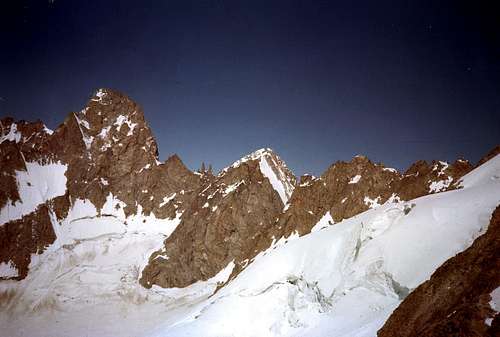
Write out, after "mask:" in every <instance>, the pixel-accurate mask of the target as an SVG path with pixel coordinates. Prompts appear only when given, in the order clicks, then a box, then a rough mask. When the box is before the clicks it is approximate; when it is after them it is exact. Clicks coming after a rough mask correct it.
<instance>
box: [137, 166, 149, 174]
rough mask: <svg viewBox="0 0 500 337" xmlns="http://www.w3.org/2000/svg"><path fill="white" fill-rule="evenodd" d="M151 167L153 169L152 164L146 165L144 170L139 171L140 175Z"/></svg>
mask: <svg viewBox="0 0 500 337" xmlns="http://www.w3.org/2000/svg"><path fill="white" fill-rule="evenodd" d="M150 167H151V164H146V165H145V166H144V167H143V168H141V169H140V170H139V173H141V172H142V171H144V170H149V168H150Z"/></svg>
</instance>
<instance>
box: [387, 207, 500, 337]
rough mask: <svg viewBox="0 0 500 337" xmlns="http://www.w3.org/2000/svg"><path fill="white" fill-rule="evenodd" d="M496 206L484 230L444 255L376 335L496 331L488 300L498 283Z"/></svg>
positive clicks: (498, 321) (497, 318)
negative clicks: (448, 256) (450, 255)
mask: <svg viewBox="0 0 500 337" xmlns="http://www.w3.org/2000/svg"><path fill="white" fill-rule="evenodd" d="M499 252H500V207H497V209H496V210H495V212H494V213H493V215H492V218H491V221H490V225H489V227H488V230H487V232H486V233H485V234H483V235H482V236H481V237H479V238H478V239H476V240H475V241H474V243H473V244H472V246H470V247H469V248H468V249H467V250H465V251H463V252H462V253H459V254H457V255H456V256H455V257H453V258H451V259H449V260H448V261H446V262H445V263H444V264H443V265H442V266H441V267H439V268H438V269H437V270H436V271H435V272H434V274H433V275H432V277H431V278H430V280H428V281H426V282H424V283H423V284H421V285H420V286H419V287H417V288H416V289H415V290H414V291H413V292H412V293H411V294H410V295H409V296H408V297H406V299H405V300H404V301H403V302H402V303H401V305H400V306H399V307H398V308H397V309H396V310H395V311H394V312H393V314H392V315H391V316H390V317H389V319H388V320H387V322H386V323H385V325H384V326H383V327H382V329H380V330H379V332H378V336H380V337H389V336H398V337H406V336H407V337H410V336H443V337H444V336H499V335H500V315H498V314H497V313H496V312H495V311H494V310H493V309H492V308H491V306H490V304H489V302H490V301H491V295H490V294H491V293H492V292H493V291H494V290H495V289H497V288H498V287H500V254H499Z"/></svg>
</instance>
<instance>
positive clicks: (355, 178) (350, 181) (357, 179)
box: [348, 174, 361, 184]
mask: <svg viewBox="0 0 500 337" xmlns="http://www.w3.org/2000/svg"><path fill="white" fill-rule="evenodd" d="M360 179H361V175H359V174H357V175H355V176H354V177H352V178H351V180H349V183H348V184H357V183H358V181H359V180H360Z"/></svg>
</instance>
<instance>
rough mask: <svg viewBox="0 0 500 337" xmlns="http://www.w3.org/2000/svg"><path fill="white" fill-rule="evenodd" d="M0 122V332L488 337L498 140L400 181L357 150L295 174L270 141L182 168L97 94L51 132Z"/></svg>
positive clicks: (140, 117) (499, 189)
mask: <svg viewBox="0 0 500 337" xmlns="http://www.w3.org/2000/svg"><path fill="white" fill-rule="evenodd" d="M0 127H1V134H0V164H1V165H0V171H1V172H0V173H1V174H0V184H1V186H2V188H1V190H0V303H1V304H2V309H0V313H1V314H2V317H1V319H2V320H1V324H2V326H5V327H6V328H5V331H6V333H7V335H9V336H64V335H68V334H71V335H75V336H85V335H88V333H89V331H88V329H89V327H88V326H87V325H82V324H83V323H82V322H85V321H92V322H95V327H94V329H95V330H93V331H91V333H92V332H93V335H99V336H100V335H103V336H127V335H130V334H132V335H134V336H189V335H204V336H291V335H301V336H333V335H339V336H340V335H342V336H344V335H356V336H358V335H359V336H372V335H375V334H376V333H377V330H379V329H380V330H379V332H378V333H379V335H380V336H417V335H418V336H421V335H422V336H445V335H446V336H448V335H456V336H483V335H484V336H494V335H497V334H498V326H499V324H498V317H499V316H497V313H498V311H499V310H500V293H499V291H498V289H500V288H499V287H500V272H499V270H500V268H499V265H498V263H499V261H498V256H499V254H498V251H499V249H498V248H499V247H498V237H499V236H498V224H499V221H498V219H499V210H498V209H497V211H495V212H494V213H493V210H494V209H495V208H496V207H497V206H498V205H499V204H500V185H499V183H500V156H499V151H500V150H499V149H500V147H496V148H494V149H493V150H492V151H491V152H489V153H488V154H487V155H486V156H485V157H484V158H483V159H481V160H480V161H479V162H478V163H477V164H476V165H473V164H471V163H470V162H469V161H467V160H465V159H462V158H459V159H457V160H456V161H454V162H453V163H448V162H445V161H439V160H436V161H432V162H426V161H423V160H418V161H416V162H415V163H414V164H413V165H411V166H410V167H409V168H408V169H407V170H406V171H405V172H399V171H398V170H396V169H393V168H390V167H386V166H385V165H384V164H382V163H376V162H373V161H371V160H370V159H368V158H366V157H365V156H362V155H358V156H355V157H354V158H352V160H351V161H348V162H344V161H338V162H335V163H333V164H332V165H331V166H330V167H328V168H327V169H326V171H325V172H324V173H323V174H322V175H320V176H319V177H314V176H312V175H303V176H301V177H298V178H297V177H295V175H294V174H293V173H292V172H291V170H290V169H289V168H288V167H287V165H286V164H285V162H284V161H283V159H282V158H280V157H279V155H278V154H277V153H276V152H274V151H273V150H272V149H270V148H263V149H260V150H257V151H254V152H252V153H250V154H248V155H244V156H243V157H242V158H241V159H239V160H237V161H235V162H234V163H233V164H231V165H229V166H228V167H226V168H224V169H222V170H221V171H220V172H218V173H216V174H214V173H213V172H212V171H211V169H209V170H206V169H204V168H202V169H200V170H199V171H191V170H190V169H189V168H187V167H186V166H185V165H184V164H183V162H182V160H181V159H180V158H179V156H178V155H176V154H173V155H172V156H170V157H169V158H168V159H167V160H166V161H164V162H161V161H160V160H159V158H158V146H157V143H156V141H155V138H154V136H153V133H152V131H151V129H150V127H149V126H148V124H147V122H146V120H145V117H144V113H143V111H142V109H141V107H140V106H139V105H138V104H137V103H135V102H134V101H132V100H131V99H130V98H128V97H127V96H126V95H124V94H122V93H120V92H117V91H114V90H110V89H99V90H97V91H96V92H95V93H94V94H93V95H92V96H91V97H90V99H89V101H88V103H87V105H86V106H85V107H84V108H83V109H82V110H81V111H78V112H73V113H70V114H69V115H68V116H67V117H66V119H65V120H64V121H63V122H62V124H60V125H59V126H58V127H57V128H56V129H55V130H53V131H52V130H49V129H48V128H47V127H46V126H45V125H44V124H43V122H41V121H37V122H26V121H16V120H14V119H13V118H9V117H6V118H2V119H1V120H0ZM75 312H77V313H78V314H73V313H75ZM109 312H111V313H112V314H109ZM61 313H64V314H61ZM70 313H71V314H70ZM120 313H125V314H124V315H125V316H127V315H131V316H130V317H133V319H127V322H132V323H133V322H136V324H135V325H134V324H132V323H130V324H129V323H126V322H125V321H123V319H122V318H120V317H122V316H120V315H121V314H120ZM115 314H116V315H115ZM75 315H80V316H78V317H77V316H75ZM113 315H114V316H113ZM5 317H16V319H10V320H9V319H6V318H5ZM82 317H83V318H84V319H83V320H82V319H81V318H82ZM109 317H111V318H110V319H111V320H116V321H117V322H121V323H120V324H117V325H111V326H110V327H108V328H104V326H106V324H107V323H105V322H108V318H109ZM127 317H128V316H127ZM4 318H5V319H4ZM41 318H43V319H46V320H47V321H49V322H52V323H50V324H48V325H47V326H46V329H45V330H43V329H42V330H39V329H38V327H39V321H38V320H39V319H41ZM120 319H122V320H120ZM69 322H72V324H69ZM75 322H77V323H75ZM78 322H79V323H78ZM137 322H140V323H137ZM252 322H253V323H252ZM122 324H123V326H120V325H122ZM21 326H22V327H23V328H22V329H20V327H21ZM63 326H65V327H67V326H73V328H72V329H73V330H71V331H67V330H64V329H63V328H62V327H63ZM159 327H161V328H160V330H161V331H159V332H154V330H155V329H156V328H159Z"/></svg>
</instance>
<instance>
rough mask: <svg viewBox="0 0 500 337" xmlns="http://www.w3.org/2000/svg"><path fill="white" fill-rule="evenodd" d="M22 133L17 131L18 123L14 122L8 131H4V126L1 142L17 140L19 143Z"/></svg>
mask: <svg viewBox="0 0 500 337" xmlns="http://www.w3.org/2000/svg"><path fill="white" fill-rule="evenodd" d="M21 136H22V135H21V133H20V132H18V131H17V124H16V123H12V124H11V125H10V128H9V132H8V133H6V134H5V133H3V128H2V135H1V136H0V144H2V143H3V142H4V141H10V142H16V143H19V141H20V140H21Z"/></svg>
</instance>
